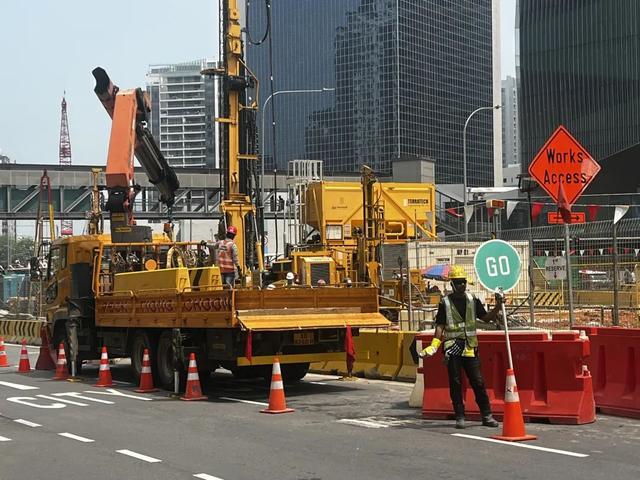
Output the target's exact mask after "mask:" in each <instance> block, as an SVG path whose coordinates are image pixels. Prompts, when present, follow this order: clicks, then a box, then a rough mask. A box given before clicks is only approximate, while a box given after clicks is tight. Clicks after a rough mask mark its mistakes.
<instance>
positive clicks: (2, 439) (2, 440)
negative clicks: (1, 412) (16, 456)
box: [0, 437, 11, 442]
mask: <svg viewBox="0 0 640 480" xmlns="http://www.w3.org/2000/svg"><path fill="white" fill-rule="evenodd" d="M10 441H11V439H10V438H7V437H0V442H10Z"/></svg>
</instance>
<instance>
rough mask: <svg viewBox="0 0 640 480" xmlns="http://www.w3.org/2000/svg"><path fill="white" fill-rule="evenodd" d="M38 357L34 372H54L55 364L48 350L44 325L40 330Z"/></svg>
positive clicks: (47, 335) (46, 331) (47, 332)
mask: <svg viewBox="0 0 640 480" xmlns="http://www.w3.org/2000/svg"><path fill="white" fill-rule="evenodd" d="M40 340H41V341H42V344H41V345H40V355H38V360H37V361H36V370H55V369H56V362H54V361H53V356H52V355H51V349H50V348H49V330H48V329H47V326H46V325H42V327H41V328H40Z"/></svg>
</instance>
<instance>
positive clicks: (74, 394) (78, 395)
mask: <svg viewBox="0 0 640 480" xmlns="http://www.w3.org/2000/svg"><path fill="white" fill-rule="evenodd" d="M92 393H96V392H92ZM51 395H53V396H54V397H74V398H79V399H80V400H89V401H90V402H98V403H104V404H105V405H113V404H114V403H113V402H110V401H109V400H100V399H99V398H91V397H85V396H84V395H82V394H81V393H80V392H63V393H52V394H51Z"/></svg>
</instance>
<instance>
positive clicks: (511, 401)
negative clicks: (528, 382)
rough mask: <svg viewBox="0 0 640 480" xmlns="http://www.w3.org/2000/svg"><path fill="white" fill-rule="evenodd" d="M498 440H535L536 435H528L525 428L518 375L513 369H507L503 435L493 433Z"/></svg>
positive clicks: (493, 436)
mask: <svg viewBox="0 0 640 480" xmlns="http://www.w3.org/2000/svg"><path fill="white" fill-rule="evenodd" d="M491 438H495V439H496V440H506V441H508V442H521V441H523V440H535V439H536V438H538V437H536V436H535V435H527V433H526V432H525V430H524V419H523V418H522V409H521V407H520V396H519V395H518V386H517V385H516V376H515V374H514V373H513V369H511V368H509V369H508V370H507V382H506V387H505V391H504V418H503V420H502V435H492V436H491Z"/></svg>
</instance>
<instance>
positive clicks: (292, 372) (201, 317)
mask: <svg viewBox="0 0 640 480" xmlns="http://www.w3.org/2000/svg"><path fill="white" fill-rule="evenodd" d="M209 253H210V252H209V251H208V248H207V246H206V245H205V244H203V243H187V242H182V243H181V242H170V241H169V239H168V238H167V237H161V236H157V237H154V238H153V239H152V241H151V242H142V243H112V242H111V239H110V236H109V235H84V236H72V237H64V238H59V239H56V240H55V241H54V242H53V244H52V246H51V250H50V252H49V256H48V270H47V273H46V280H45V288H46V309H45V310H46V315H47V320H48V322H49V326H50V329H51V332H52V338H53V345H54V346H55V347H57V346H58V345H59V344H60V343H63V344H64V346H65V349H66V350H67V354H68V355H69V357H68V358H72V359H73V358H74V359H75V367H76V369H80V368H81V365H82V361H83V360H89V359H98V358H100V350H101V347H102V346H107V347H108V351H109V355H110V356H111V357H130V358H131V365H132V369H133V372H134V373H135V375H136V376H139V375H140V371H141V369H142V354H143V350H144V349H145V348H147V349H149V352H150V357H151V369H152V372H153V374H154V378H155V380H156V382H157V384H159V385H160V386H162V387H163V388H166V389H170V388H171V387H172V385H173V381H174V360H175V359H178V362H179V364H180V367H179V370H180V371H181V372H182V373H184V372H185V371H186V368H185V367H184V365H185V364H186V359H187V358H188V356H189V354H190V353H191V352H194V353H195V354H196V357H197V362H198V368H199V370H200V372H201V373H202V374H203V376H202V378H203V380H204V379H206V378H208V376H209V375H208V374H209V373H210V372H212V371H213V370H215V369H216V368H218V367H224V368H227V369H229V370H231V371H232V372H233V373H234V374H235V375H238V376H264V377H269V376H270V366H271V364H272V362H273V357H274V356H275V355H278V356H279V358H280V362H281V363H282V372H283V377H284V379H285V380H288V381H295V380H299V379H301V378H302V377H304V375H305V374H306V373H307V370H308V368H309V363H311V362H324V361H331V360H333V361H336V360H337V361H342V360H344V359H345V333H346V327H347V326H351V327H352V329H353V330H352V331H353V334H354V335H357V334H358V329H359V328H360V327H386V326H388V325H389V322H388V321H387V320H386V319H385V318H384V317H383V316H382V315H380V314H379V313H378V291H377V289H376V288H374V287H367V286H354V287H352V288H346V287H331V286H327V287H304V286H292V287H281V288H273V289H267V288H265V289H261V288H258V287H255V288H235V289H231V288H229V287H228V286H226V285H225V286H223V285H222V283H221V281H220V274H219V271H218V268H217V267H216V266H214V265H212V264H211V261H210V254H209Z"/></svg>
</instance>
